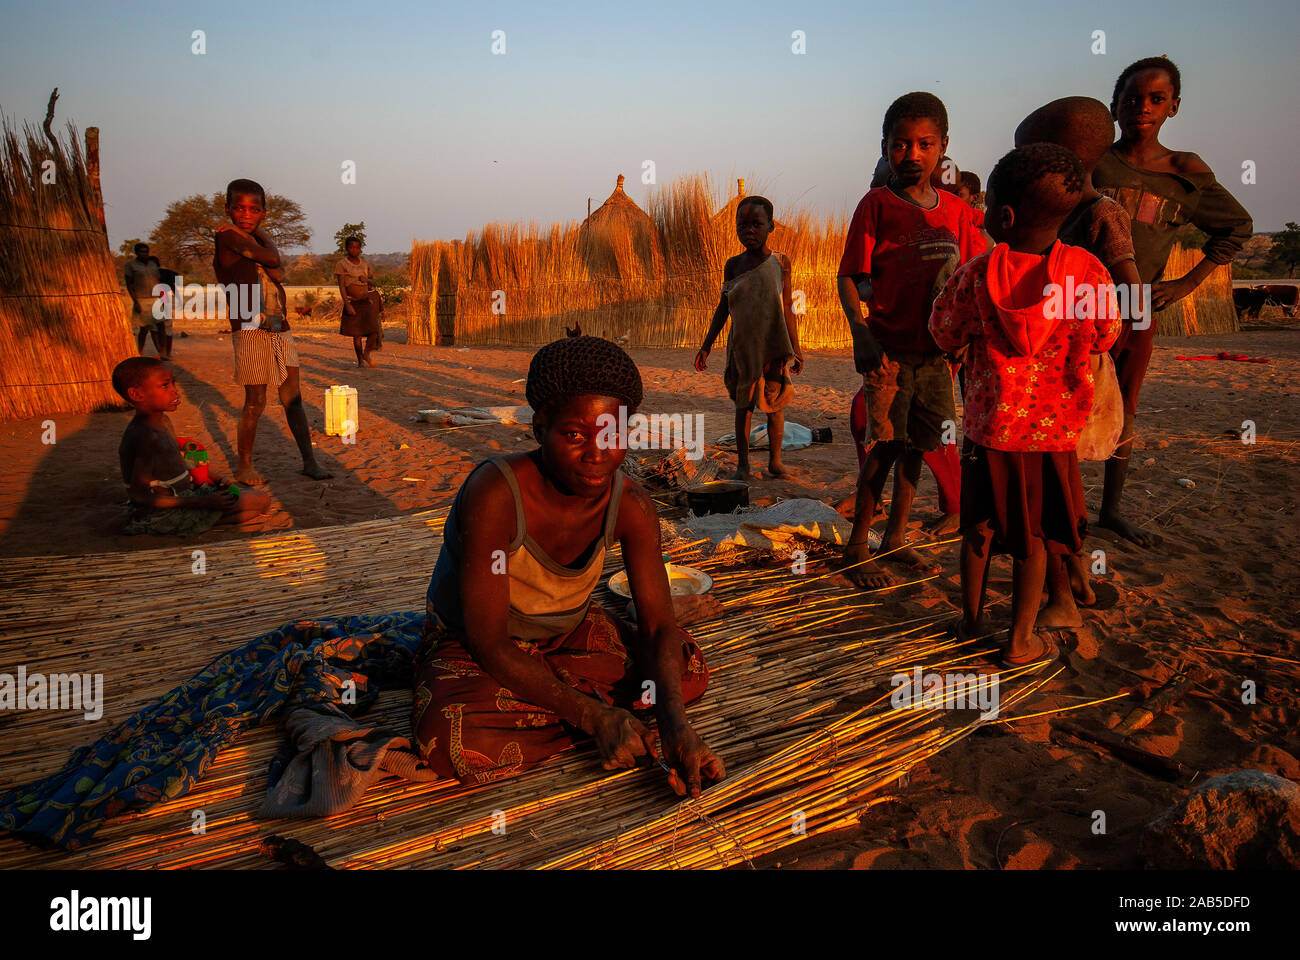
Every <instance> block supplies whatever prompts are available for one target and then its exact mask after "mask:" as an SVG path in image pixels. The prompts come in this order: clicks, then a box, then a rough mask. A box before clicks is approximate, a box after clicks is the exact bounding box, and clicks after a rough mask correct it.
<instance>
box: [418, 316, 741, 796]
mask: <svg viewBox="0 0 1300 960" xmlns="http://www.w3.org/2000/svg"><path fill="white" fill-rule="evenodd" d="M526 392H527V396H528V402H529V403H530V404H532V407H533V411H534V413H533V434H534V436H535V437H536V438H537V442H538V448H537V449H536V450H533V451H531V452H528V453H518V454H511V455H509V456H504V457H496V458H494V459H492V460H488V461H485V462H484V463H481V464H479V465H478V467H476V468H475V470H474V471H473V472H472V473H471V474H470V475H469V477H468V478H467V479H466V480H465V483H464V484H463V485H462V486H461V488H460V491H459V492H458V493H457V494H456V499H455V502H454V503H453V504H452V508H451V513H450V515H449V516H448V518H447V524H446V528H445V531H444V534H443V545H442V551H441V552H440V553H439V555H438V562H437V566H436V567H435V568H434V571H433V577H432V579H431V580H430V582H429V590H428V595H427V619H426V621H425V628H424V638H423V642H422V643H421V646H420V651H419V654H418V655H417V658H416V675H415V703H414V715H413V723H412V726H413V727H414V730H415V736H416V747H417V750H418V751H419V753H420V755H421V756H422V757H424V758H425V759H426V760H427V762H428V763H429V765H430V766H431V767H432V768H433V769H434V770H435V771H437V772H438V773H439V774H440V775H443V776H452V777H456V778H457V779H459V780H461V781H463V782H470V783H485V782H488V781H491V780H498V779H502V778H505V777H510V776H514V775H516V774H518V773H520V772H522V771H524V770H527V769H529V768H530V767H533V766H535V765H537V764H539V763H541V762H542V761H544V760H546V759H548V758H550V757H553V756H555V755H556V754H558V753H560V752H561V751H563V750H565V749H567V748H568V747H569V746H570V745H571V744H572V743H573V741H574V737H575V733H576V732H577V731H581V732H582V733H585V734H587V735H589V736H592V737H594V738H595V740H596V746H597V748H598V749H599V751H600V757H601V760H602V765H603V766H604V768H605V769H607V770H613V769H619V768H624V767H632V766H635V765H636V762H637V758H639V757H649V758H650V760H651V762H655V761H657V759H658V750H657V746H658V741H659V739H660V738H662V746H663V756H664V759H665V760H666V761H667V766H666V769H668V770H669V773H668V782H669V785H670V786H671V787H672V788H673V790H674V791H675V792H676V793H677V794H678V795H679V796H681V795H684V794H686V793H687V792H689V793H690V795H691V796H698V795H699V792H700V787H701V779H702V778H707V779H709V780H717V779H720V778H721V777H722V776H723V773H724V771H723V765H722V761H721V760H719V759H718V757H717V756H715V755H714V754H713V752H712V751H711V750H709V748H708V747H706V746H705V745H704V741H703V740H701V739H700V737H699V736H698V735H697V734H696V733H695V731H694V730H692V729H691V727H690V725H689V724H688V723H687V722H686V711H685V707H686V704H688V703H691V702H693V701H694V700H696V699H698V698H699V697H700V696H701V695H703V693H704V689H705V687H706V685H707V683H708V671H707V669H706V667H705V664H704V658H703V656H702V655H701V653H700V649H699V647H698V646H696V644H695V642H694V640H692V639H691V637H690V635H689V634H687V633H686V632H685V631H684V630H682V628H681V627H680V626H679V625H678V623H677V619H676V617H675V615H674V612H673V604H672V601H671V599H670V597H669V592H668V577H667V574H666V573H665V570H664V564H663V562H662V559H661V554H660V543H659V520H658V517H657V515H656V513H655V508H654V504H653V502H652V501H651V500H650V497H649V496H648V495H647V494H646V492H645V491H644V490H642V489H641V487H640V486H638V485H637V484H636V483H633V482H632V481H631V480H630V479H628V478H627V477H626V476H625V475H624V474H623V473H622V472H621V471H620V470H619V467H620V465H621V464H622V462H623V458H624V457H625V456H626V455H627V451H626V444H619V445H618V446H612V445H611V444H608V443H605V442H602V441H603V439H604V438H603V436H602V427H604V426H605V425H606V424H607V423H608V422H609V420H607V419H606V418H613V419H614V420H615V421H617V419H618V414H619V407H620V406H623V407H626V408H627V411H628V414H629V415H630V414H631V413H632V412H633V411H635V410H636V408H637V407H638V406H639V405H640V403H641V396H642V387H641V375H640V373H639V372H638V371H637V368H636V365H635V364H634V363H633V362H632V359H631V358H630V357H629V356H628V355H627V354H626V353H624V352H623V351H622V350H621V349H619V348H618V347H617V346H616V345H615V344H613V343H611V342H610V341H608V340H602V339H600V338H599V337H569V338H565V339H563V340H557V341H555V342H554V343H551V344H548V345H547V346H545V347H543V348H542V349H541V350H539V351H538V352H537V353H536V355H534V357H533V359H532V363H531V364H530V365H529V368H528V383H527V388H526ZM615 542H618V543H621V544H622V547H623V558H624V562H625V563H626V566H627V574H628V580H629V583H630V585H631V588H632V595H633V598H634V600H635V603H636V608H637V612H638V623H639V629H638V632H636V633H633V632H632V630H631V628H629V627H628V626H627V625H626V624H624V623H623V622H621V621H620V620H619V619H617V618H615V617H613V616H611V615H610V614H608V613H606V612H605V610H603V609H602V608H601V607H600V606H599V605H598V604H595V603H592V602H591V593H592V590H593V589H594V588H595V586H596V584H597V582H598V581H599V579H600V575H601V571H602V569H603V566H604V561H605V553H606V551H607V550H608V549H609V548H611V547H612V546H613V545H614V544H615ZM633 709H637V710H641V709H645V710H649V709H653V710H654V713H655V716H656V718H657V720H658V732H657V733H656V732H655V731H652V730H650V729H649V728H648V727H647V726H646V725H645V724H644V723H642V722H641V721H640V720H638V719H637V718H636V717H635V716H633V714H632V713H631V712H630V711H631V710H633Z"/></svg>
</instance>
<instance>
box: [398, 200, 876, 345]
mask: <svg viewBox="0 0 1300 960" xmlns="http://www.w3.org/2000/svg"><path fill="white" fill-rule="evenodd" d="M736 202H738V197H736V198H732V200H731V201H729V202H728V203H726V204H723V205H720V203H719V200H718V198H717V196H716V194H715V191H714V189H713V187H712V184H711V183H710V181H709V179H708V177H707V176H704V175H700V174H696V175H693V176H689V177H684V178H681V179H678V180H676V181H674V182H672V183H669V184H665V185H664V186H662V187H660V188H658V189H656V190H654V191H652V192H651V194H650V196H649V199H648V203H647V207H648V210H647V211H646V212H642V211H641V210H640V209H639V208H637V207H636V205H635V203H633V202H632V200H631V199H630V198H629V197H627V195H626V194H625V193H623V192H622V190H621V184H620V186H618V187H616V188H615V191H614V193H613V194H612V195H611V197H610V199H609V200H608V201H606V203H605V204H604V205H603V206H602V207H601V208H600V209H599V210H597V211H596V212H595V213H593V214H592V215H591V218H590V220H589V221H587V222H586V223H584V224H581V225H579V224H553V225H552V226H551V227H549V228H548V229H545V230H543V229H542V228H540V227H538V226H537V225H536V224H528V225H522V224H498V223H491V224H488V225H486V226H485V227H484V228H483V229H482V230H481V231H479V232H478V233H477V234H470V235H469V236H468V237H467V238H466V240H465V241H464V243H455V244H452V243H447V242H444V241H434V242H432V243H425V242H422V241H416V242H415V243H413V244H412V247H411V271H412V285H413V288H415V289H418V290H419V291H420V296H421V297H425V298H427V297H429V296H430V294H429V293H427V292H426V291H436V293H435V294H434V296H436V298H437V300H438V303H439V304H440V305H442V307H441V308H442V309H444V310H445V311H447V310H448V308H450V310H449V312H454V321H452V320H450V319H449V321H448V322H449V323H454V334H455V342H456V343H458V344H470V345H538V344H542V343H546V342H548V341H549V340H553V339H555V338H557V337H561V336H563V335H564V330H565V328H566V327H569V328H571V327H573V326H574V325H575V324H580V325H581V327H582V330H583V332H584V333H591V334H598V335H601V336H607V337H609V338H611V339H621V338H626V342H627V343H629V344H630V345H633V346H641V347H687V346H697V345H698V344H699V342H700V341H701V340H702V339H703V338H704V333H705V331H706V330H707V329H708V325H709V320H710V318H711V317H712V315H713V310H714V308H715V307H716V306H717V304H718V296H719V292H720V290H721V287H722V271H723V266H724V265H725V264H726V262H727V258H728V257H731V256H733V255H735V254H737V253H739V252H740V249H741V248H740V244H739V242H738V241H737V240H736V235H735V223H734V221H735V204H736ZM720 206H721V210H719V207H720ZM602 211H603V212H602ZM715 211H717V212H716V213H715ZM781 214H782V215H781V217H780V218H778V223H779V225H778V227H777V229H776V230H775V231H774V233H773V235H772V238H771V240H770V246H771V248H772V249H773V250H777V251H780V252H782V253H785V254H787V255H789V256H790V257H791V258H792V259H793V260H794V267H795V271H794V277H793V278H792V288H793V289H794V290H795V291H797V293H796V296H795V299H796V310H800V309H802V310H803V313H802V314H801V316H800V317H799V321H800V341H801V343H802V344H803V345H804V346H805V347H809V348H814V349H815V348H842V347H847V346H849V344H850V341H849V335H848V330H847V325H846V324H845V322H844V318H843V315H842V313H841V311H840V306H839V298H838V294H837V293H836V279H835V275H836V272H837V269H838V266H839V258H840V252H841V250H842V248H843V243H844V235H845V232H846V230H847V221H846V220H845V219H844V218H842V217H822V218H818V217H815V216H813V215H812V214H810V213H808V212H806V211H801V210H798V209H795V210H782V211H781ZM598 215H600V216H598ZM448 277H454V278H455V281H456V291H455V296H454V299H453V298H449V297H448V296H447V295H446V294H445V293H444V289H443V288H444V287H445V283H446V281H447V279H448ZM440 284H442V286H440ZM453 305H454V306H453ZM417 309H418V308H417ZM422 316H423V314H417V319H416V321H414V322H413V325H412V340H411V342H413V343H424V342H430V341H427V340H424V339H420V338H421V337H423V336H425V335H426V334H425V333H424V326H423V325H422V324H424V323H425V322H424V321H423V320H422V319H420V318H422ZM439 342H441V341H439ZM725 342H726V341H725V334H724V339H723V340H722V344H725ZM722 344H720V345H722Z"/></svg>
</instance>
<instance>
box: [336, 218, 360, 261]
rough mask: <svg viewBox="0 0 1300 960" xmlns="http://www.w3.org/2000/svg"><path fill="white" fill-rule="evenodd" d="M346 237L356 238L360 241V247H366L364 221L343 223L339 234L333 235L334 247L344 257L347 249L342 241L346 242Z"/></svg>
mask: <svg viewBox="0 0 1300 960" xmlns="http://www.w3.org/2000/svg"><path fill="white" fill-rule="evenodd" d="M348 237H356V238H357V239H358V240H360V241H361V246H362V247H364V246H365V245H366V221H364V220H362V221H361V222H360V223H345V224H343V226H342V227H341V228H340V229H339V232H338V233H336V234H334V245H335V247H337V252H338V253H341V254H344V255H346V254H347V252H348V251H347V247H346V246H344V241H346V240H347V238H348Z"/></svg>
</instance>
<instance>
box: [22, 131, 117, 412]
mask: <svg viewBox="0 0 1300 960" xmlns="http://www.w3.org/2000/svg"><path fill="white" fill-rule="evenodd" d="M86 148H87V149H86V152H85V153H84V154H83V153H82V151H81V147H80V145H79V143H78V138H77V131H76V129H75V128H74V127H73V126H72V125H71V124H69V125H68V127H67V131H66V134H65V135H64V137H62V138H58V137H53V136H47V135H45V134H44V133H43V132H42V131H39V130H36V129H33V128H32V127H30V126H28V125H26V124H24V126H23V129H22V130H21V132H20V131H17V130H15V129H13V128H12V127H11V126H10V125H9V123H8V122H7V121H6V122H5V123H4V126H3V143H2V144H0V167H2V168H3V176H0V250H3V256H0V419H3V420H13V419H21V418H25V417H40V416H46V415H49V414H55V413H85V412H88V411H92V410H100V409H108V408H114V407H121V406H122V400H121V398H120V397H119V396H118V395H117V393H116V392H114V390H113V386H112V383H111V377H112V372H113V367H115V366H116V365H117V364H118V363H119V362H120V361H121V360H124V359H125V358H127V357H131V356H135V354H136V348H135V342H134V340H133V338H132V333H131V329H130V325H129V324H128V321H127V317H126V312H125V310H124V309H123V306H122V293H121V285H120V283H119V282H118V278H117V273H116V270H115V269H114V266H113V258H112V255H111V254H110V252H109V249H108V235H107V233H106V232H105V230H104V223H103V200H102V197H101V194H100V191H99V156H98V152H99V131H98V130H97V129H96V128H94V127H90V128H88V129H87V130H86Z"/></svg>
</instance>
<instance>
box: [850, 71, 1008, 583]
mask: <svg viewBox="0 0 1300 960" xmlns="http://www.w3.org/2000/svg"><path fill="white" fill-rule="evenodd" d="M882 133H883V139H882V140H881V145H880V147H881V152H882V153H883V154H884V156H885V157H886V158H887V159H888V160H889V167H890V171H891V175H890V179H889V182H888V183H887V184H886V185H885V186H882V187H876V188H875V189H873V190H870V191H869V192H868V193H867V195H866V196H865V197H863V198H862V200H861V202H860V203H859V204H858V207H857V209H856V210H855V211H854V213H853V219H852V221H851V222H850V224H849V234H848V238H847V240H846V241H845V245H844V255H843V256H842V257H841V258H840V267H839V294H840V304H841V306H842V307H843V308H844V313H845V315H846V316H847V317H848V320H849V330H850V332H851V333H852V335H853V362H854V366H855V367H856V369H857V371H858V373H860V374H862V389H863V395H864V397H865V399H866V402H867V411H868V417H869V419H870V424H871V439H872V440H873V441H875V442H874V444H873V445H872V447H871V450H870V452H869V453H868V454H867V458H866V462H865V463H864V464H863V466H862V469H861V471H860V472H859V474H858V489H857V499H856V504H855V509H854V516H853V533H852V535H851V536H850V538H849V542H848V544H847V545H846V546H845V548H844V559H845V562H846V563H847V564H849V565H850V570H849V577H850V579H852V580H853V582H854V583H856V584H858V585H859V586H863V587H867V588H870V589H879V588H882V587H888V586H894V585H896V584H898V583H899V582H900V580H899V578H898V577H895V576H893V575H892V574H891V573H889V572H888V571H886V570H883V569H880V568H872V569H870V570H868V569H864V568H863V567H860V566H855V565H857V564H861V563H864V562H865V561H867V560H868V559H869V557H870V551H869V549H868V546H867V534H868V532H869V531H870V529H871V521H872V517H873V515H874V513H875V509H876V503H877V502H878V501H879V499H880V494H881V492H882V491H883V490H884V486H885V480H886V478H887V477H888V476H889V470H890V468H891V467H893V466H894V463H895V461H897V462H898V468H897V469H896V470H895V472H894V498H893V501H892V503H891V505H890V513H889V519H888V522H887V525H886V529H885V535H884V537H883V539H882V541H881V548H880V551H879V553H880V556H881V557H882V558H886V559H888V560H890V561H891V562H893V563H894V564H896V565H901V566H902V567H904V568H905V569H906V571H907V572H908V573H911V574H913V575H915V574H917V573H919V574H921V575H923V576H927V575H930V574H932V573H934V572H937V568H936V567H935V566H934V565H933V564H928V563H926V561H925V560H924V559H923V558H922V557H921V556H920V555H919V554H918V553H917V552H916V551H915V550H913V549H912V548H911V547H908V546H907V540H906V529H907V521H908V515H909V514H910V512H911V508H912V499H913V497H914V496H915V495H916V482H917V480H918V478H919V477H920V475H921V463H922V458H923V456H924V454H925V453H926V452H927V451H932V450H938V449H939V447H940V440H941V438H942V436H943V432H944V428H945V424H953V422H954V421H955V419H956V409H955V407H954V405H953V396H952V377H951V375H950V374H949V372H948V364H947V361H946V360H945V358H944V356H943V352H942V351H941V350H940V349H939V347H938V346H937V345H936V344H935V342H934V339H933V338H932V337H931V336H930V333H929V330H928V329H927V328H926V321H927V320H928V318H929V316H930V306H931V303H932V301H933V300H934V297H935V295H936V294H937V293H938V292H939V291H940V290H942V289H943V285H944V283H945V281H946V280H947V279H948V277H949V276H951V275H952V272H953V271H954V270H955V269H956V268H957V266H958V265H959V264H960V263H962V262H964V261H966V260H969V259H970V258H971V257H974V256H978V255H979V254H981V253H983V252H984V240H983V238H982V237H981V236H980V232H979V230H978V229H977V228H976V226H975V223H974V220H973V218H972V216H971V209H970V207H968V206H967V205H966V204H964V203H962V202H961V201H960V200H958V199H957V197H956V196H955V195H953V194H951V193H948V192H947V191H944V190H936V189H935V188H934V186H933V185H932V184H931V176H932V174H933V173H934V169H935V166H936V165H937V164H938V163H939V160H940V159H941V158H942V157H943V155H944V151H945V150H946V149H947V147H948V112H947V110H946V109H945V108H944V105H943V102H942V101H941V100H940V99H939V98H938V97H936V96H934V95H933V94H930V93H909V94H906V95H904V96H902V97H899V98H898V99H897V100H895V101H894V102H893V103H892V104H890V107H889V109H888V110H887V111H885V122H884V124H883V127H882ZM867 281H870V289H871V292H870V294H868V298H869V299H868V307H869V317H868V318H867V320H866V321H864V320H863V318H862V304H861V294H860V293H859V284H862V285H863V286H864V289H865V285H866V282H867Z"/></svg>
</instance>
